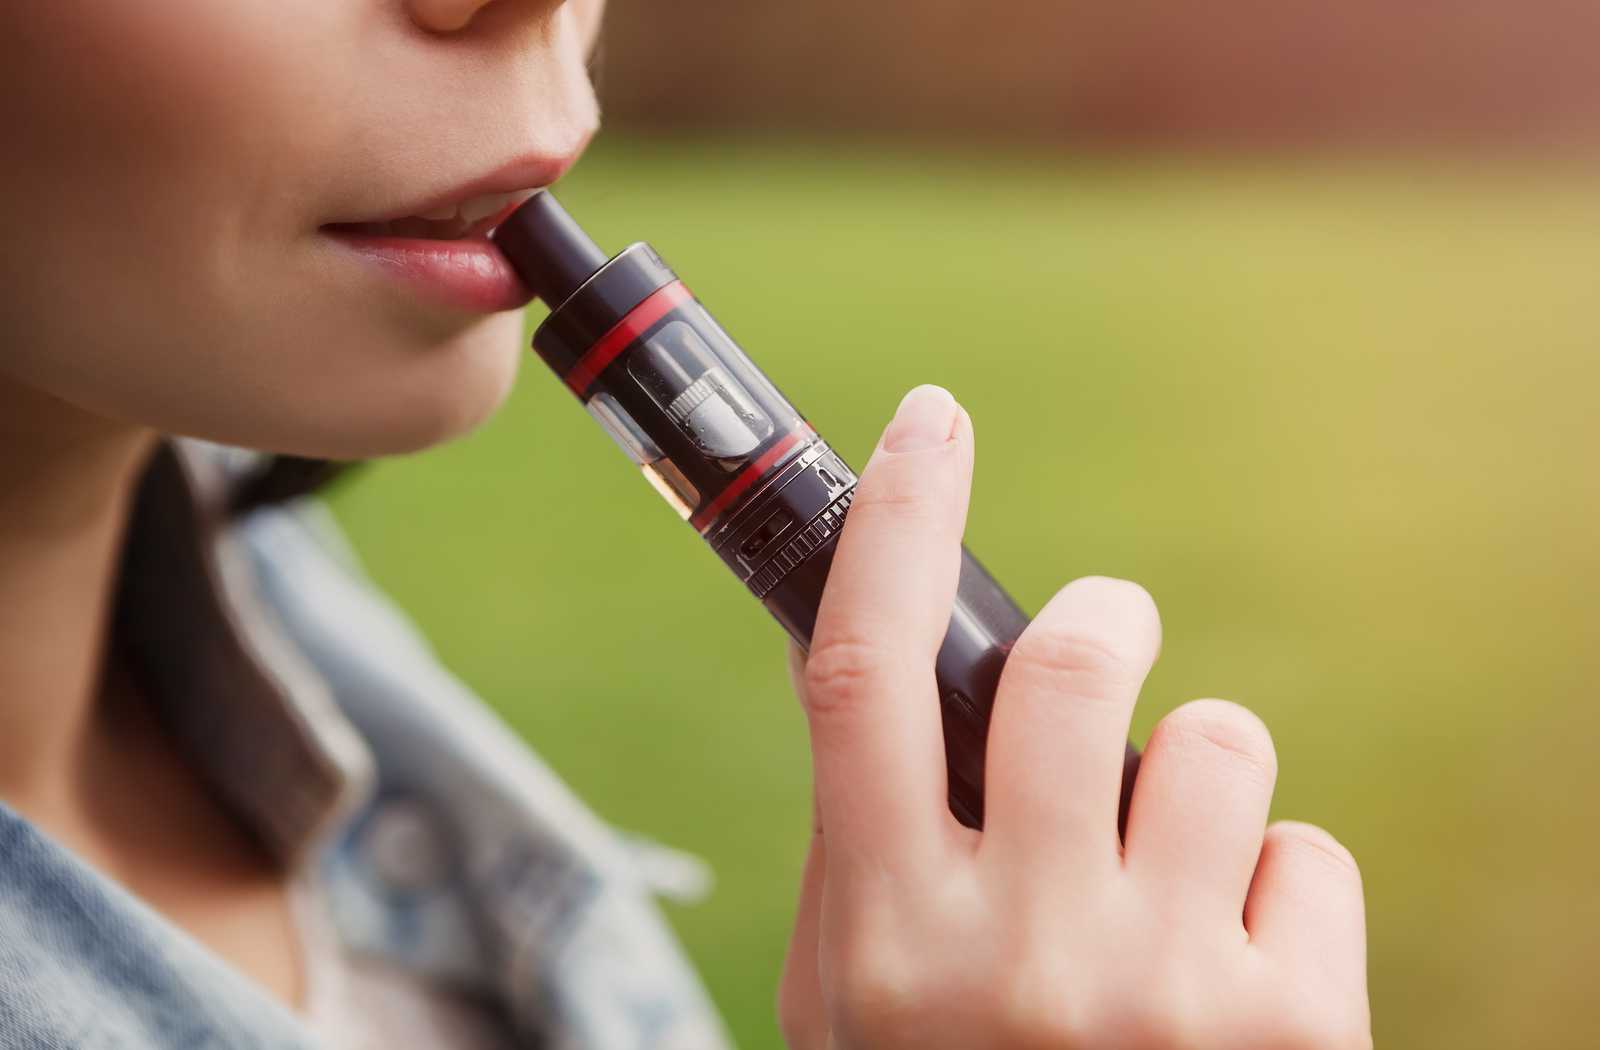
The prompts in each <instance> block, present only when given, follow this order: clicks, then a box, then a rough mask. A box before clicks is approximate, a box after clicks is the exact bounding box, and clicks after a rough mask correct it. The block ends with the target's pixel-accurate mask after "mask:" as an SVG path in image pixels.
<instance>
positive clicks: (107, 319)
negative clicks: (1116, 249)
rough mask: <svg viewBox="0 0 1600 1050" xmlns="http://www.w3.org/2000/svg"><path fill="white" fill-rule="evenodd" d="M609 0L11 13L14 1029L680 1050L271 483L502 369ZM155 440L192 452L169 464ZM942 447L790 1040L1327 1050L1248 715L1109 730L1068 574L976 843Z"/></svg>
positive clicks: (6, 292) (588, 109)
mask: <svg viewBox="0 0 1600 1050" xmlns="http://www.w3.org/2000/svg"><path fill="white" fill-rule="evenodd" d="M600 7H601V0H570V2H567V3H564V4H563V3H558V2H546V0H492V2H491V0H291V2H284V0H273V2H268V0H231V2H228V3H213V4H183V5H179V4H173V3H151V2H150V0H95V2H92V3H91V2H90V0H57V2H54V3H50V4H12V5H7V6H6V7H5V8H4V11H3V13H0V41H3V43H0V49H3V50H0V70H3V73H0V77H3V78H4V83H3V85H0V86H3V88H4V91H3V97H4V98H5V102H4V106H5V111H4V117H5V126H6V128H7V134H8V137H9V145H10V147H11V148H10V151H9V155H10V157H11V158H12V162H11V163H9V164H7V165H6V166H5V169H4V170H5V174H4V179H5V182H4V190H5V192H4V194H3V199H0V215H3V216H4V226H5V232H6V234H7V236H6V237H5V241H4V243H5V247H4V250H3V256H0V257H3V259H4V265H5V271H4V277H5V280H4V282H3V284H0V289H3V290H0V304H3V305H0V333H3V334H0V450H3V455H0V594H3V595H4V598H5V600H4V602H3V603H0V1045H4V1046H6V1047H13V1046H18V1047H21V1046H27V1047H35V1046H40V1047H68V1046H70V1047H87V1048H98V1047H111V1046H116V1047H137V1048H145V1047H157V1046H162V1047H165V1046H178V1045H182V1046H199V1045H213V1046H229V1047H234V1046H238V1047H304V1046H327V1047H375V1046H387V1045H406V1046H438V1047H501V1046H511V1045H532V1044H533V1043H534V1042H537V1043H538V1044H539V1045H547V1046H560V1047H685V1048H714V1047H716V1046H717V1045H720V1044H721V1043H722V1042H723V1036H722V1035H721V1032H720V1028H719V1026H718V1024H717V1022H716V1021H715V1019H714V1016H713V1015H712V1013H711V1011H710V1010H709V1008H708V1006H707V1004H706V1003H705V1001H704V998H703V996H702V994H701V993H700V991H699V989H698V985H697V984H696V982H695V981H694V980H693V978H692V977H690V976H688V975H687V973H686V971H685V970H684V969H683V967H682V965H681V961H680V957H679V955H678V953H677V950H676V949H675V948H674V947H673V945H672V943H671V942H670V940H669V939H668V937H667V936H666V935H665V933H664V931H663V927H662V925H661V923H660V921H659V919H658V918H656V916H655V914H654V912H653V909H652V906H651V904H650V901H649V897H648V879H647V873H648V868H649V865H647V864H641V863H640V862H639V860H638V857H637V855H636V853H634V852H633V851H632V850H630V849H629V848H628V847H627V846H625V845H624V844H623V843H622V841H621V840H620V839H619V838H618V837H617V836H615V835H614V834H613V833H611V832H610V831H609V830H608V829H606V828H605V827H604V826H602V825H601V824H600V823H599V822H598V821H596V820H595V819H594V818H593V817H592V816H591V815H589V814H588V813H587V811H585V810H584V809H583V807H582V806H581V805H579V804H578V803H577V802H576V801H575V800H573V799H572V798H571V797H570V796H569V795H568V794H567V793H566V792H565V790H564V789H563V788H562V787H561V786H560V785H559V784H558V783H556V782H555V780H554V778H552V777H551V776H550V775H549V774H548V773H547V772H545V771H544V770H543V769H542V767H540V766H539V765H538V764H537V762H536V761H535V760H534V759H533V758H532V757H531V756H530V755H528V754H527V753H526V752H525V751H523V750H522V749H521V748H520V746H519V745H518V744H517V743H516V742H514V741H513V740H511V739H510V738H509V736H508V735H507V734H506V733H505V732H504V731H503V730H502V729H501V728H500V727H499V726H498V725H497V724H496V723H495V722H494V721H493V720H492V719H490V718H489V717H488V716H487V715H486V714H485V713H484V711H483V710H482V709H481V707H480V706H478V705H477V704H476V703H475V702H474V701H473V700H472V699H471V698H470V697H468V696H467V695H466V694H465V692H464V691H463V690H462V689H461V687H460V686H459V685H458V684H457V683H456V682H454V681H453V680H452V679H451V678H449V676H448V675H447V674H445V673H444V672H443V671H442V670H440V669H439V668H438V667H437V666H436V665H435V664H434V663H433V662H432V661H431V660H430V659H429V658H428V656H427V654H426V650H425V648H424V647H423V646H422V644H421V643H420V642H419V641H418V640H417V639H416V638H414V637H413V636H412V634H411V633H410V630H409V628H408V627H407V626H406V625H405V623H404V621H403V620H402V619H401V618H400V617H399V616H398V615H396V614H395V613H394V612H393V611H392V610H391V609H389V608H388V606H387V605H385V603H384V602H383V600H382V599H381V597H379V596H378V595H376V594H375V593H374V592H373V591H372V590H371V588H370V587H368V586H367V585H366V584H365V583H364V582H363V581H362V580H361V579H360V577H359V575H358V574H357V573H356V572H355V571H354V570H353V569H352V568H351V567H350V565H349V562H348V559H345V558H343V557H341V554H340V548H339V543H338V538H337V536H336V535H335V534H334V533H333V532H332V530H331V528H330V527H329V526H328V525H327V523H326V520H325V519H324V518H323V517H321V516H320V514H319V512H318V510H317V509H316V505H315V504H314V503H310V502H307V501H304V500H295V501H285V500H282V499H280V497H287V496H290V495H293V494H295V493H296V492H297V491H299V489H301V488H303V487H304V486H302V485H301V484H299V481H301V480H304V479H303V478H297V477H296V476H295V471H296V469H297V462H299V461H296V460H294V459H288V458H281V459H279V460H278V461H277V463H276V465H275V466H273V467H271V468H270V469H268V470H267V472H266V474H265V475H262V474H261V473H260V463H259V461H258V458H257V457H256V456H254V455H252V454H250V453H248V452H245V451H242V450H247V449H257V450H267V451H270V452H272V453H276V454H279V455H280V456H291V455H292V456H298V457H308V458H315V459H331V460H343V459H354V458H362V457H375V456H383V455H388V454H394V453H400V452H406V451H410V450H414V449H419V448H423V447H427V446H429V445H433V444H436V443H439V442H442V441H446V440H448V439H450V438H452V437H455V436H457V435H459V434H461V433H464V432H465V431H468V430H470V429H471V428H472V427H474V426H475V425H476V424H478V423H479V422H480V421H482V420H483V419H484V418H485V417H487V416H488V415H489V414H490V413H491V412H493V411H494V409H495V408H496V407H497V406H498V405H499V404H500V402H501V400H502V398H503V397H504V396H505V394H506V392H507V390H508V388H509V386H510V385H511V382H512V379H513V376H514V374H515V371H516V368H517V364H518V361H519V359H520V358H521V355H522V344H521V338H520V329H521V318H520V315H519V313H518V312H517V310H516V308H517V307H520V306H521V305H522V304H523V301H524V299H525V298H526V293H525V292H523V291H522V290H521V287H520V285H519V284H518V283H517V282H516V280H515V278H514V277H512V276H511V274H510V271H509V269H508V267H507V266H506V263H505V261H504V259H502V258H501V257H500V256H499V255H498V253H497V252H495V251H494V249H492V248H491V247H489V246H488V244H487V241H486V240H485V239H484V234H485V232H486V230H487V229H488V228H489V226H491V225H492V223H493V222H494V221H495V219H496V218H498V217H499V216H500V215H502V214H504V212H505V210H506V209H507V208H508V207H509V206H511V205H514V204H515V203H516V202H517V201H519V200H521V199H524V198H525V197H526V196H527V195H528V194H529V193H530V192H531V191H533V190H534V189H536V188H538V187H542V186H544V185H548V184H549V183H551V182H554V181H555V180H556V179H557V178H559V177H560V175H561V174H562V172H563V171H565V170H566V169H567V168H568V167H569V166H570V165H571V163H572V162H573V161H574V160H575V159H576V157H577V155H578V154H579V153H580V151H581V150H582V149H583V147H584V145H585V143H586V142H587V141H588V139H589V137H590V136H591V134H592V133H593V132H594V130H595V127H596V122H597V115H596V107H595V102H594V98H593V95H592V93H591V89H590V86H589V83H588V80H587V77H586V70H585V61H586V56H587V54H588V52H589V49H590V47H591V46H592V43H593V40H594V37H595V34H596V32H597V30H598V24H599V20H600V17H601V10H600ZM174 435H185V437H181V438H180V437H176V436H174ZM972 447H973V446H972V429H971V423H970V421H969V419H968V418H967V416H966V414H965V412H963V411H962V410H961V409H960V408H959V406H958V405H957V404H956V402H955V401H954V400H953V399H952V398H951V396H950V395H949V394H947V393H946V392H944V391H942V390H938V389H936V388H931V387H924V388H919V389H917V390H915V391H913V392H912V393H911V394H910V395H908V396H907V398H906V400H905V401H904V402H903V404H902V405H901V406H900V409H899V411H898V413H897V415H896V416H895V418H894V419H893V421H892V422H891V423H890V424H889V426H888V428H887V429H886V431H885V433H884V437H883V439H882V441H881V442H880V444H879V447H878V449H877V450H876V452H875V453H874V455H873V457H872V459H871V461H870V464H869V465H868V467H867V468H866V470H865V472H864V475H863V480H862V482H861V488H860V491H859V495H858V499H857V503H856V506H855V508H854V509H853V511H852V514H851V519H850V525H849V527H848V528H847V530H846V535H845V539H844V540H843V542H842V544H841V547H840V550H839V554H838V562H839V567H840V569H841V571H840V572H838V573H836V574H835V575H834V580H835V583H834V585H833V586H832V587H831V589H830V591H829V593H828V595H827V597H826V599H825V602H824V607H823V609H822V612H821V616H820V620H819V623H818V627H817V632H816V638H815V644H814V646H813V649H812V652H811V658H810V660H809V663H804V664H802V663H801V662H800V661H798V660H797V661H796V669H797V675H796V679H797V682H798V683H799V686H800V690H799V691H800V693H801V699H802V702H803V704H804V706H805V710H806V712H807V715H808V718H809V722H810V728H811V740H812V750H813V755H814V769H815V789H816V801H817V814H818V824H817V829H816V834H815V836H814V838H813V840H812V846H811V852H810V858H809V860H808V862H807V864H806V869H805V873H804V877H803V884H802V890H801V894H800V906H799V914H798V918H797V922H796V927H795V934H794V938H793V943H792V945H791V948H790V952H789V955H788V960H787V965H786V967H785V975H784V979H783V985H782V988H781V989H780V990H779V1007H780V1016H781V1023H782V1027H783V1030H784V1033H785V1036H786V1038H787V1039H788V1041H789V1043H790V1044H791V1046H793V1047H795V1048H808V1050H809V1048H821V1047H834V1048H846V1047H849V1048H870V1050H888V1048H898V1047H919V1048H923V1047H980V1046H983V1047H1005V1048H1009V1047H1030V1048H1031V1047H1095V1048H1099V1047H1113V1046H1137V1047H1152V1048H1154V1047H1179V1046H1183V1047H1229V1048H1243V1047H1274V1048H1278V1047H1360V1046H1367V1045H1369V1044H1370V1035H1369V1032H1368V1029H1369V1023H1368V1016H1367V1004H1366V990H1365V960H1364V943H1363V938H1364V929H1363V919H1362V900H1361V890H1360V882H1359V876H1358V874H1357V872H1356V868H1355V866H1354V864H1353V862H1352V861H1351V859H1350V857H1349V854H1348V853H1347V852H1346V851H1344V850H1343V849H1342V848H1341V847H1340V846H1339V845H1338V844H1337V843H1336V842H1335V841H1334V840H1333V839H1332V838H1331V837H1329V836H1328V835H1327V834H1326V833H1324V832H1321V831H1319V830H1316V829H1314V828H1310V827H1306V826H1302V825H1295V824H1274V825H1272V826H1271V827H1267V826H1266V813H1267V806H1268V800H1269V797H1270V794H1271V788H1272V782H1273V777H1274V768H1275V765H1274V756H1273V751H1272V745H1271V742H1270V739H1269V738H1268V736H1267V734H1266V731H1265V729H1264V728H1263V727H1262V726H1261V724H1260V723H1259V722H1258V721H1257V720H1255V719H1254V718H1253V717H1252V716H1251V715H1249V714H1248V713H1247V712H1245V711H1244V710H1242V709H1240V708H1238V707H1235V706H1233V705H1230V704H1226V703H1222V702H1218V701H1207V702H1201V703H1197V704H1192V705H1189V706H1186V707H1184V708H1182V709H1180V710H1178V711H1177V712H1174V713H1173V714H1172V715H1170V716H1168V717H1167V718H1166V719H1165V720H1164V721H1163V722H1162V723H1161V725H1160V727H1159V728H1158V729H1157V730H1156V732H1155V734H1154V735H1153V737H1152V739H1151V741H1150V745H1149V748H1148V752H1147V755H1146V758H1145V762H1144V766H1143V769H1142V772H1141V774H1140V777H1139V780H1138V784H1137V788H1136V793H1135V796H1134V800H1133V803H1132V809H1131V815H1130V818H1129V823H1128V827H1127V835H1126V847H1125V848H1124V847H1123V845H1122V843H1121V842H1119V839H1118V835H1117V828H1116V800H1117V790H1118V781H1119V773H1120V766H1121V758H1122V746H1121V742H1122V740H1123V739H1124V738H1125V736H1126V733H1127V729H1128V725H1129V720H1130V716H1131V711H1132V708H1133V703H1134V700H1135V698H1136V694H1137V692H1138V689H1139V687H1140V684H1141V682H1142V680H1143V678H1144V676H1145V673H1146V672H1147V671H1148V669H1149V667H1150V664H1151V662H1152V661H1153V660H1154V659H1155V655H1156V650H1157V647H1158V644H1159V626H1158V622H1157V619H1156V614H1155V609H1154V607H1153V605H1152V603H1151V602H1150V600H1149V598H1148V597H1147V596H1146V595H1145V594H1144V592H1143V591H1141V590H1139V589H1138V588H1137V587H1135V586H1133V585H1131V584H1124V583H1118V582H1114V581H1108V580H1082V581H1079V582H1077V583H1074V584H1072V585H1070V586H1068V587H1066V588H1065V589H1063V590H1062V591H1061V592H1060V593H1059V594H1058V595H1057V597H1056V598H1055V599H1054V600H1053V601H1052V602H1051V603H1050V604H1049V605H1048V606H1047V607H1046V608H1045V609H1044V611H1043V612H1042V613H1041V614H1040V616H1039V617H1038V619H1037V621H1036V622H1035V623H1034V624H1033V626H1032V627H1031V628H1030V629H1029V631H1028V633H1027V634H1026V635H1025V636H1024V638H1023V639H1022V640H1021V641H1020V642H1019V644H1018V645H1017V647H1016V650H1015V652H1014V654H1013V656H1012V658H1011V661H1010V663H1009V665H1008V667H1007V671H1006V676H1005V681H1004V683H1003V686H1002V691H1001V694H1000V696H999V698H998V701H997V711H996V716H995V722H994V726H993V732H992V736H991V739H990V745H989V747H990V762H991V773H990V777H989V818H988V825H987V828H986V830H985V831H984V832H983V833H982V834H981V835H980V834H977V833H974V832H970V831H968V830H966V829H964V828H962V827H960V826H959V825H958V824H956V823H955V822H954V821H953V820H952V818H951V817H950V815H949V813H948V811H947V810H946V809H945V807H944V804H943V795H944V787H943V775H944V773H943V765H942V761H941V748H940V742H939V738H938V732H939V730H938V726H939V723H938V718H937V713H936V705H934V704H932V703H931V702H930V699H929V698H930V696H931V691H932V657H933V653H934V651H935V650H936V648H937V645H938V641H939V638H940V637H941V635H942V632H943V628H944V624H945V622H946V619H947V617H948V611H949V607H950V602H951V597H952V594H953V591H954V587H955V572H956V565H957V560H956V558H957V554H956V552H957V549H958V544H959V539H960V535H961V531H962V522H963V518H964V515H965V510H966V499H967V491H968V485H969V481H970V474H971V469H972Z"/></svg>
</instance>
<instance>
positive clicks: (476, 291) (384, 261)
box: [326, 230, 533, 314]
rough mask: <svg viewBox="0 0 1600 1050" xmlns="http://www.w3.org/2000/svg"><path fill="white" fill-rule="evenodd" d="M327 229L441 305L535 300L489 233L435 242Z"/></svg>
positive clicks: (485, 309)
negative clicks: (494, 243) (490, 240)
mask: <svg viewBox="0 0 1600 1050" xmlns="http://www.w3.org/2000/svg"><path fill="white" fill-rule="evenodd" d="M326 232H327V233H328V235H329V236H330V237H331V238H333V239H334V240H335V241H338V242H339V243H341V244H343V245H345V246H346V247H348V248H350V249H351V250H353V251H354V252H355V253H356V254H357V255H359V256H362V257H363V258H364V259H366V260H367V261H369V262H371V263H373V264H374V265H376V266H379V267H381V268H382V269H384V270H385V271H387V272H388V273H390V274H391V275H393V276H394V278H395V279H396V280H398V281H400V282H402V283H403V284H405V285H407V286H408V287H409V288H410V289H411V290H412V291H414V292H415V293H416V294H417V295H419V296H421V297H423V298H424V299H427V300H430V301H432V302H433V303H435V304H437V305H439V306H444V307H447V308H450V309H454V310H464V311H466V312H468V313H476V314H488V313H498V312H500V311H502V310H520V309H521V308H522V307H524V306H526V305H528V303H529V302H530V301H531V300H532V299H533V293H532V292H531V291H529V290H528V287H527V286H526V285H524V284H523V283H522V278H520V277H518V276H517V275H516V272H515V271H514V270H512V269H511V264H510V263H509V262H507V261H506V257H505V256H504V255H502V254H500V249H498V248H496V247H495V246H494V245H493V244H491V243H489V239H488V237H487V236H483V237H475V238H470V239H463V240H454V241H437V240H429V239H427V238H422V237H389V236H382V235H374V234H367V233H345V232H342V231H336V230H328V231H326Z"/></svg>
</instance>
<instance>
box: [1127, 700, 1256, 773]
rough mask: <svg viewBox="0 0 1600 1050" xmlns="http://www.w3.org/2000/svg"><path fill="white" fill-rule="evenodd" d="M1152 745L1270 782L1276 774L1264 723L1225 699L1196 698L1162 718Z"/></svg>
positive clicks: (1248, 711) (1245, 709) (1247, 710)
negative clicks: (1187, 754) (1220, 764)
mask: <svg viewBox="0 0 1600 1050" xmlns="http://www.w3.org/2000/svg"><path fill="white" fill-rule="evenodd" d="M1154 735H1155V738H1156V739H1155V740H1154V741H1153V742H1152V748H1154V747H1158V746H1159V747H1160V748H1162V749H1172V750H1178V751H1185V752H1189V753H1192V754H1194V755H1195V757H1196V759H1197V760H1199V761H1205V762H1207V763H1216V762H1222V763H1225V764H1227V765H1230V766H1232V767H1234V769H1235V770H1236V771H1237V772H1239V773H1240V774H1242V775H1244V776H1246V777H1248V778H1250V779H1252V780H1255V781H1257V782H1259V783H1262V784H1264V785H1266V786H1269V787H1270V786H1271V785H1272V784H1273V783H1274V782H1275V781H1276V780H1277V778H1278V753H1277V750H1276V748H1274V747H1273V744H1272V734H1271V732H1269V731H1268V729H1267V726H1266V723H1265V722H1263V721H1261V719H1260V718H1258V717H1256V715H1255V714H1254V713H1252V712H1251V711H1250V710H1249V709H1247V708H1244V707H1241V706H1239V705H1238V704H1235V703H1230V702H1229V701H1226V700H1195V701H1191V702H1190V703H1187V704H1184V705H1183V706H1182V707H1180V708H1178V709H1177V710H1176V711H1173V712H1172V713H1171V714H1169V715H1167V717H1165V718H1163V719H1162V720H1161V722H1160V724H1158V725H1157V726H1156V732H1155V734H1154Z"/></svg>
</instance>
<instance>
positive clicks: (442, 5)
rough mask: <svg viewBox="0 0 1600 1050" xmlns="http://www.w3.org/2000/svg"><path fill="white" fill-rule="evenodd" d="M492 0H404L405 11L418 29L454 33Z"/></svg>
mask: <svg viewBox="0 0 1600 1050" xmlns="http://www.w3.org/2000/svg"><path fill="white" fill-rule="evenodd" d="M489 2H492V0H406V12H407V13H408V14H409V15H410V16H411V21H413V22H415V23H416V24H417V27H418V28H420V29H426V30H427V31H428V32H430V33H454V32H457V31H458V30H462V29H465V28H466V27H467V23H469V22H471V21H472V18H473V16H474V15H476V14H477V13H478V11H479V10H480V9H482V7H483V6H484V4H485V3H489Z"/></svg>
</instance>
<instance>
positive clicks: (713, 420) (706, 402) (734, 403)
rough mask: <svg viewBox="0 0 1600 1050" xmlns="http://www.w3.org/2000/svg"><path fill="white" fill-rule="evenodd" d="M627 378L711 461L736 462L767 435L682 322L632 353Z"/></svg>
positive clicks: (750, 402) (768, 423)
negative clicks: (641, 389) (631, 378)
mask: <svg viewBox="0 0 1600 1050" xmlns="http://www.w3.org/2000/svg"><path fill="white" fill-rule="evenodd" d="M628 372H629V374H630V375H632V376H633V379H634V381H635V382H637V383H638V384H639V385H640V386H641V387H642V388H644V390H645V392H646V393H648V394H649V395H650V397H651V399H652V400H654V401H655V403H656V404H657V405H659V406H660V407H661V410H662V411H663V412H665V413H666V414H667V416H668V417H669V418H670V419H671V420H672V421H673V423H675V424H676V425H677V427H678V429H679V430H681V431H683V433H684V436H686V437H688V438H689V440H691V441H693V442H694V443H695V446H696V447H697V448H699V449H700V451H701V452H703V453H704V454H705V455H707V456H710V457H711V458H713V459H719V460H725V461H727V460H731V461H735V462H737V461H739V460H742V459H744V458H745V457H747V456H748V455H750V453H752V452H754V451H755V450H756V447H757V446H759V445H760V444H761V442H763V441H765V440H766V439H767V438H768V437H770V436H771V435H772V431H773V426H772V420H771V419H769V418H768V417H767V415H766V414H765V413H764V412H762V411H761V409H760V408H758V407H757V406H756V403H755V399H754V398H752V397H751V396H750V393H749V392H748V391H747V390H745V389H744V387H743V386H741V385H740V384H739V381H738V380H736V379H735V378H733V376H731V375H729V374H728V372H727V370H726V369H724V368H723V367H722V365H721V363H720V362H719V361H718V360H717V357H716V355H715V354H714V353H712V351H711V348H710V347H709V346H707V345H706V343H705V340H703V339H701V338H700V335H699V334H698V333H697V332H696V331H695V330H694V329H693V328H691V327H690V326H689V325H687V324H685V323H683V322H682V321H674V322H672V323H671V324H669V325H667V326H665V327H664V328H662V329H661V331H660V332H658V333H657V334H656V335H655V336H653V337H652V338H651V339H650V340H649V341H648V342H646V343H645V344H644V345H643V346H641V347H640V348H639V349H638V350H637V351H635V352H634V354H633V359H632V360H631V361H630V362H629V363H628Z"/></svg>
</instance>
